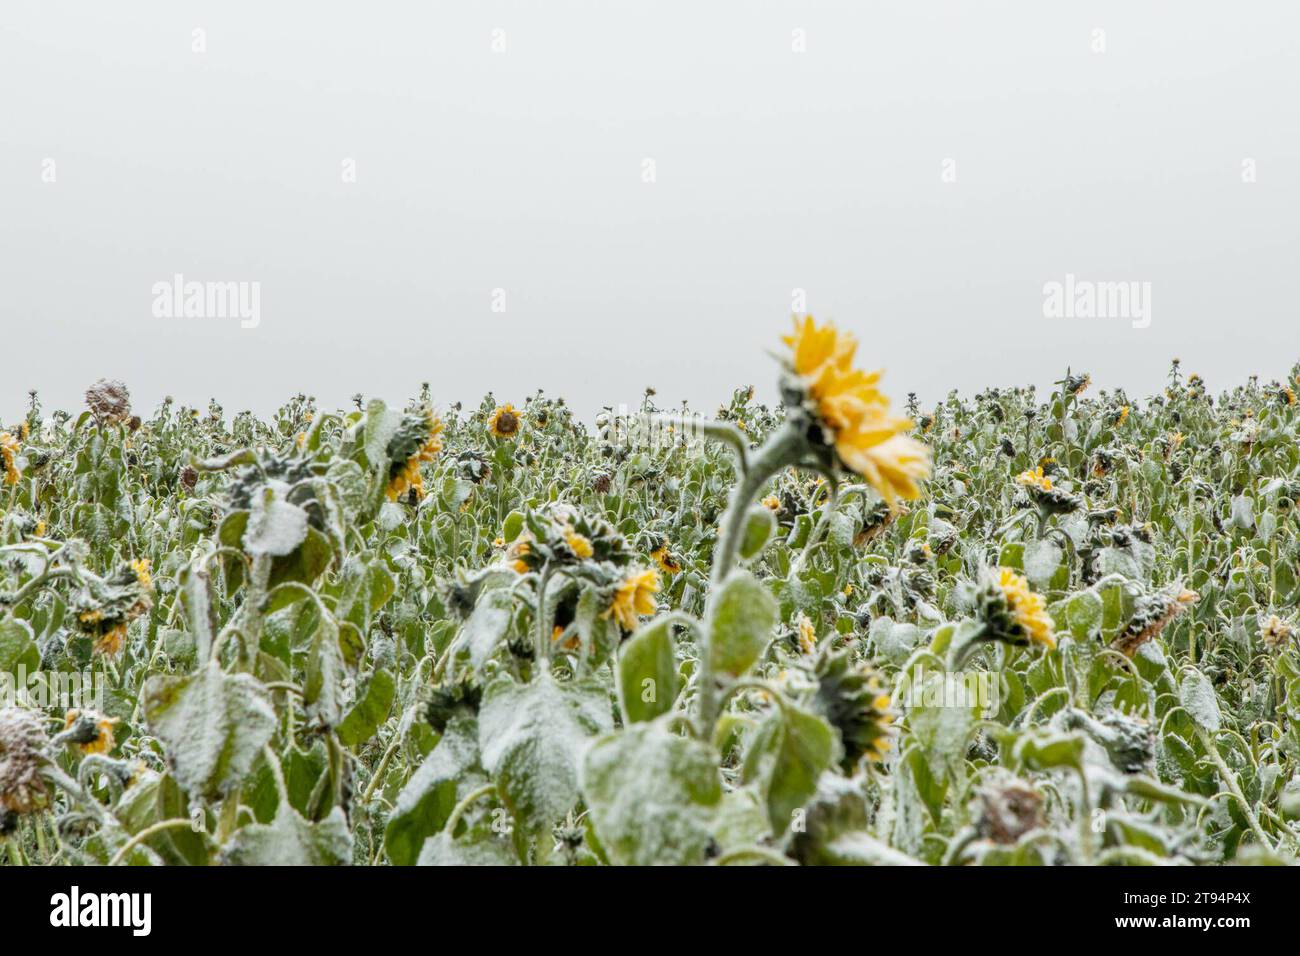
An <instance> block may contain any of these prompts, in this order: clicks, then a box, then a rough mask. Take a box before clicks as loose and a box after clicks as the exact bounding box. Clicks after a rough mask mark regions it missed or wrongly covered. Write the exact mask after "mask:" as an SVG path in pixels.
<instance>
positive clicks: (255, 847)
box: [221, 804, 352, 866]
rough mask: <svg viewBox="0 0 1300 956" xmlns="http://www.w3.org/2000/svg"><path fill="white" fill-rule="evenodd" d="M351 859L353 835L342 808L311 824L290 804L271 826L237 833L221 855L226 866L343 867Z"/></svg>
mask: <svg viewBox="0 0 1300 956" xmlns="http://www.w3.org/2000/svg"><path fill="white" fill-rule="evenodd" d="M351 857H352V835H351V834H350V833H348V823H347V819H346V818H345V817H344V815H343V810H342V809H341V808H340V807H335V808H334V809H333V810H331V811H330V813H329V816H327V817H326V818H325V819H324V820H322V821H321V822H320V823H309V822H308V821H307V820H305V819H303V817H302V816H301V815H300V814H299V813H298V811H297V810H295V809H293V807H290V806H288V805H287V804H281V806H280V809H279V811H278V812H277V813H276V815H275V819H274V820H273V821H272V822H271V823H266V824H264V823H253V824H250V825H248V826H246V827H243V828H242V829H240V830H237V831H235V834H234V836H233V837H231V840H230V843H229V844H228V845H227V846H226V847H225V849H223V850H222V852H221V861H222V863H224V864H225V865H226V866H341V865H344V864H347V863H350V862H351Z"/></svg>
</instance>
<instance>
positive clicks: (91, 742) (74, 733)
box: [56, 710, 117, 754]
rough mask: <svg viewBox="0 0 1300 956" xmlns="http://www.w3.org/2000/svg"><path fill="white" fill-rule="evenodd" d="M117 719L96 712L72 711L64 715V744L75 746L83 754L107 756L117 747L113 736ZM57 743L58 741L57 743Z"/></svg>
mask: <svg viewBox="0 0 1300 956" xmlns="http://www.w3.org/2000/svg"><path fill="white" fill-rule="evenodd" d="M116 723H117V718H115V717H105V716H104V715H103V714H97V713H95V712H94V711H88V710H87V711H81V710H70V711H68V712H67V714H66V715H64V723H63V733H62V734H61V735H60V739H61V740H62V741H63V742H64V743H69V744H74V745H75V746H76V747H77V749H78V750H80V751H81V752H82V753H83V754H106V753H109V752H111V751H112V749H113V748H114V747H115V746H117V740H116V739H115V738H114V736H113V727H114V725H115V724H116ZM56 742H57V741H56Z"/></svg>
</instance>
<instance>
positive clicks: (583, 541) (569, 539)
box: [564, 528, 594, 561]
mask: <svg viewBox="0 0 1300 956" xmlns="http://www.w3.org/2000/svg"><path fill="white" fill-rule="evenodd" d="M564 543H565V544H567V545H568V546H569V550H570V551H572V552H573V553H574V554H575V555H577V556H578V557H579V558H580V559H582V560H584V561H585V560H586V559H587V558H589V557H591V556H592V554H593V553H594V552H593V551H592V548H591V541H590V539H588V538H587V537H586V536H585V535H581V534H578V532H576V531H574V530H573V529H572V528H565V529H564Z"/></svg>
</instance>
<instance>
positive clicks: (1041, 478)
mask: <svg viewBox="0 0 1300 956" xmlns="http://www.w3.org/2000/svg"><path fill="white" fill-rule="evenodd" d="M1053 467H1054V466H1053ZM1047 470H1050V469H1047ZM1016 484H1018V485H1020V486H1021V487H1023V488H1024V489H1025V492H1026V494H1028V496H1029V500H1030V501H1032V502H1033V503H1034V505H1035V506H1037V507H1038V508H1040V509H1042V510H1043V511H1045V512H1048V513H1051V514H1068V513H1069V512H1071V511H1077V510H1079V508H1081V507H1083V500H1082V499H1081V498H1080V497H1079V496H1078V495H1076V494H1073V493H1072V492H1069V491H1066V490H1065V489H1064V488H1058V487H1056V486H1055V485H1054V484H1053V483H1052V479H1051V478H1050V477H1049V476H1048V474H1047V473H1046V470H1045V469H1044V468H1043V466H1041V465H1040V466H1039V467H1038V468H1035V469H1034V470H1033V471H1024V472H1021V473H1020V474H1019V475H1017V476H1016Z"/></svg>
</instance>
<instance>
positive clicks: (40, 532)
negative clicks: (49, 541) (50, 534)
mask: <svg viewBox="0 0 1300 956" xmlns="http://www.w3.org/2000/svg"><path fill="white" fill-rule="evenodd" d="M33 534H34V535H35V537H37V538H43V537H45V519H44V518H42V519H41V520H40V521H38V522H36V530H35V531H34V532H33Z"/></svg>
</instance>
